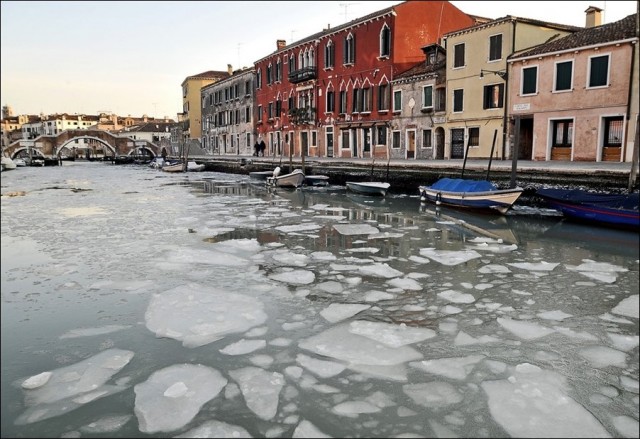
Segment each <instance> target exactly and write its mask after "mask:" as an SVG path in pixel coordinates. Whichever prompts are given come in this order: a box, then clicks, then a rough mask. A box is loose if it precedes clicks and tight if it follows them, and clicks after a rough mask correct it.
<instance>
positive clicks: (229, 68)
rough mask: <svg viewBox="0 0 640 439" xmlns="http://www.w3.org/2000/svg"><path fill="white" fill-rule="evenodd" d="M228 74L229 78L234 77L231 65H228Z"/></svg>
mask: <svg viewBox="0 0 640 439" xmlns="http://www.w3.org/2000/svg"><path fill="white" fill-rule="evenodd" d="M227 73H228V74H229V76H231V75H233V66H232V65H231V64H227Z"/></svg>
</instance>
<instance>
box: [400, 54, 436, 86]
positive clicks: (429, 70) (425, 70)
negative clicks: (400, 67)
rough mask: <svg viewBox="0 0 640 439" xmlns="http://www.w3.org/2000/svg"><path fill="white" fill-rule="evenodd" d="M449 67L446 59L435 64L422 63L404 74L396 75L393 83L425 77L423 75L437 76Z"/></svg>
mask: <svg viewBox="0 0 640 439" xmlns="http://www.w3.org/2000/svg"><path fill="white" fill-rule="evenodd" d="M446 65H447V61H446V60H445V59H441V60H440V61H437V62H436V63H435V64H427V63H426V62H425V61H420V62H419V63H418V64H416V65H414V66H413V67H411V68H409V69H408V70H405V71H404V72H402V73H400V74H399V75H396V76H395V77H394V78H393V82H396V81H399V80H401V79H409V78H413V77H415V76H423V75H431V74H435V73H437V72H438V71H440V70H443V69H444V68H445V67H446Z"/></svg>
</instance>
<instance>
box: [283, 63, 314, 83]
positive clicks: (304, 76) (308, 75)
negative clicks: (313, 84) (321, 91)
mask: <svg viewBox="0 0 640 439" xmlns="http://www.w3.org/2000/svg"><path fill="white" fill-rule="evenodd" d="M317 77H318V72H317V69H316V66H309V67H303V68H301V69H298V70H295V71H293V72H291V73H289V82H291V83H293V84H297V83H298V82H302V81H309V80H310V79H316V78H317Z"/></svg>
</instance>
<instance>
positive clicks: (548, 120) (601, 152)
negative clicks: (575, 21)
mask: <svg viewBox="0 0 640 439" xmlns="http://www.w3.org/2000/svg"><path fill="white" fill-rule="evenodd" d="M600 13H601V10H600V9H598V8H595V7H590V8H589V9H587V23H592V26H591V27H588V28H586V29H584V30H581V31H579V32H576V33H575V34H573V35H570V36H567V37H564V38H561V39H559V40H556V41H552V42H549V43H547V44H542V45H540V46H538V47H535V48H533V49H531V50H526V51H522V52H520V53H517V54H514V56H512V57H511V58H510V59H509V63H510V71H511V75H512V78H513V81H512V83H511V86H510V90H509V93H510V95H511V96H512V99H511V103H512V106H511V116H512V119H513V123H512V132H513V133H514V136H513V137H515V138H516V139H518V141H519V145H518V148H519V149H520V145H522V144H524V145H525V147H528V146H529V145H531V148H530V149H527V156H526V157H523V158H526V159H528V160H570V161H596V162H598V161H615V162H621V161H622V162H624V161H626V162H630V161H632V156H633V149H634V134H635V129H636V121H637V115H638V105H637V103H638V100H637V92H638V84H637V77H638V72H637V70H638V64H637V62H638V61H637V57H636V56H634V55H633V52H634V51H636V52H637V49H638V36H637V33H636V32H637V31H636V25H637V14H633V15H629V16H628V17H626V18H624V19H622V20H619V21H616V22H613V23H609V24H605V25H599V23H600ZM590 15H592V16H593V15H595V16H596V18H595V19H593V18H591V19H590V18H589V16H590ZM634 77H635V78H636V84H635V86H634V84H633V78H634ZM634 87H635V90H636V91H635V93H636V98H635V100H633V89H634Z"/></svg>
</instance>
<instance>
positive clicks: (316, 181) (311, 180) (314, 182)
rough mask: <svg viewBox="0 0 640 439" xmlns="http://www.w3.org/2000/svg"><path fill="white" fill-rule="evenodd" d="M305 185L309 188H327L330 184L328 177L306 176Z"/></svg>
mask: <svg viewBox="0 0 640 439" xmlns="http://www.w3.org/2000/svg"><path fill="white" fill-rule="evenodd" d="M304 184H306V185H307V186H326V185H328V184H329V176H328V175H305V176H304Z"/></svg>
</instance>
